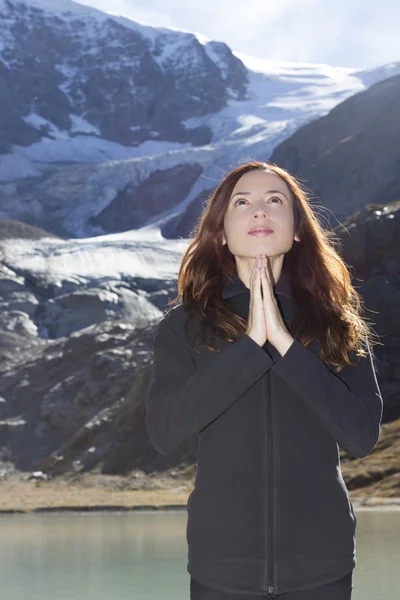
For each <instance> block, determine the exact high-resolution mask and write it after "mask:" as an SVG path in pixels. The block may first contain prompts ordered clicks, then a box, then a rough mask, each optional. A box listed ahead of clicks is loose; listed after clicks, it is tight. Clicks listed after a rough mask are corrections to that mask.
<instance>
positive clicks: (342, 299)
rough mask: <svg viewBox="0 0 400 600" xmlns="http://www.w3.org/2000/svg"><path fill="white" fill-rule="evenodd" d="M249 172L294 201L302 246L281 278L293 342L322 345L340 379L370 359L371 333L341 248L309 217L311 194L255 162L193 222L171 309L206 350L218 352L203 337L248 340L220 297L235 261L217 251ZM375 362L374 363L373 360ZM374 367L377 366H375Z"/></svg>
mask: <svg viewBox="0 0 400 600" xmlns="http://www.w3.org/2000/svg"><path fill="white" fill-rule="evenodd" d="M253 169H260V170H262V171H264V172H266V173H273V174H276V175H278V176H279V177H281V178H282V179H283V180H284V181H285V182H286V184H287V185H288V187H289V189H290V190H291V193H292V196H293V211H294V226H295V231H296V233H297V234H298V236H299V237H300V240H301V241H300V242H296V243H294V244H293V246H292V248H291V249H290V250H289V251H288V252H287V253H286V254H285V257H284V261H283V266H282V272H284V273H285V275H287V277H288V281H289V283H290V288H291V295H292V299H293V301H294V305H295V306H294V316H293V323H292V327H291V334H292V335H293V337H294V338H297V339H298V340H299V341H300V342H301V343H302V344H304V346H306V347H307V346H309V345H310V344H311V343H312V341H313V340H317V342H318V343H319V345H320V350H319V353H320V358H321V359H322V360H324V361H325V362H326V363H330V364H332V365H334V366H336V367H338V371H340V370H341V369H342V368H343V367H344V366H345V365H346V364H349V365H354V366H355V365H356V364H358V362H356V363H352V362H351V360H350V358H351V355H352V357H353V358H356V357H357V356H359V357H360V356H367V355H368V350H369V346H370V345H372V344H373V343H375V342H373V339H372V336H373V335H375V332H374V331H373V330H372V328H371V327H370V325H369V323H368V322H367V320H366V318H365V317H364V316H363V315H362V312H363V310H364V301H363V299H362V297H361V296H360V294H359V293H358V292H357V290H356V289H355V288H354V287H353V285H352V283H351V275H350V272H349V269H348V266H347V265H346V263H345V262H344V260H343V259H342V258H341V256H340V255H339V245H340V240H339V238H337V236H336V234H335V232H334V231H332V230H328V229H324V228H323V227H322V225H321V223H320V222H319V220H318V218H317V215H316V213H315V212H314V210H313V208H312V206H311V202H310V197H309V193H308V190H307V189H306V188H304V187H303V186H302V184H301V182H300V181H299V180H298V179H296V178H295V177H294V176H293V175H291V174H290V173H289V172H288V171H286V170H285V169H283V168H281V167H279V166H277V165H275V164H274V163H269V162H260V161H257V160H253V161H251V162H247V163H245V164H243V165H241V166H238V167H237V168H235V169H234V170H232V171H231V172H230V173H228V174H227V175H226V176H225V177H224V179H223V180H222V181H221V182H220V183H219V185H218V186H217V187H216V189H215V190H214V191H213V193H212V194H211V196H210V197H209V199H208V200H207V201H206V203H205V206H204V209H203V211H202V214H201V215H200V217H199V218H198V220H197V221H196V223H195V225H194V228H193V229H192V231H191V233H190V235H189V238H190V239H191V238H193V241H192V242H191V243H190V245H189V246H188V248H187V250H186V252H185V254H184V257H183V259H182V263H181V266H180V270H179V275H178V294H177V296H176V297H175V298H173V299H172V300H170V302H169V303H168V306H170V305H177V304H183V305H184V307H185V310H186V312H187V313H188V314H189V315H191V316H193V317H195V319H197V322H199V323H200V329H199V332H201V335H202V343H203V345H204V346H205V347H206V348H208V349H210V350H213V351H218V350H217V349H216V348H215V347H214V346H213V345H212V340H210V341H208V340H207V331H209V332H211V334H212V336H214V335H217V336H218V337H220V338H222V339H223V340H225V341H226V342H234V341H236V340H237V339H238V338H239V337H240V336H241V335H243V334H244V333H245V332H246V329H247V322H246V321H245V319H243V318H242V317H241V316H239V315H238V314H235V313H234V312H233V310H232V308H231V307H230V306H229V305H228V304H227V303H226V302H225V301H224V300H223V298H222V296H221V292H222V289H223V288H224V287H225V286H226V285H227V283H229V282H230V281H231V280H232V278H233V277H235V276H237V268H236V261H235V257H234V255H233V254H232V253H231V252H230V250H229V248H228V244H225V245H223V244H222V234H223V232H224V230H223V222H224V216H225V212H226V210H227V207H228V204H229V200H230V197H231V194H232V191H233V189H234V187H235V185H236V183H237V181H238V180H239V179H240V177H242V175H244V174H245V173H247V172H248V171H251V170H253ZM372 358H373V360H374V361H375V356H374V355H373V353H372ZM374 366H376V365H375V362H374Z"/></svg>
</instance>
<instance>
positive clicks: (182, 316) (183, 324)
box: [156, 304, 192, 341]
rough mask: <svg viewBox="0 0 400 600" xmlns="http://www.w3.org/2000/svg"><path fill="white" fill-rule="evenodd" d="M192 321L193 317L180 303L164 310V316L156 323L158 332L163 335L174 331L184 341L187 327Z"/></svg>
mask: <svg viewBox="0 0 400 600" xmlns="http://www.w3.org/2000/svg"><path fill="white" fill-rule="evenodd" d="M191 322H192V319H191V316H190V314H189V312H188V310H187V308H186V307H185V306H184V305H183V304H178V305H177V306H173V307H172V308H168V309H167V311H166V312H164V315H163V317H162V318H161V320H160V321H159V322H158V323H157V325H156V334H159V335H162V334H164V333H168V332H171V331H172V332H173V333H175V334H176V335H177V336H178V337H179V338H181V339H182V341H186V334H187V328H188V327H189V324H190V323H191Z"/></svg>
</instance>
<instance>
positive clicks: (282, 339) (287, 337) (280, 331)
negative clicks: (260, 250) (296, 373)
mask: <svg viewBox="0 0 400 600" xmlns="http://www.w3.org/2000/svg"><path fill="white" fill-rule="evenodd" d="M272 282H273V275H272V273H271V265H270V261H269V259H268V257H267V256H266V255H265V254H263V255H262V266H261V287H262V292H263V305H264V313H265V324H266V328H267V340H268V341H269V342H270V343H271V344H272V345H273V346H275V348H276V349H277V350H278V352H279V353H280V354H281V355H282V356H283V354H285V352H286V351H287V350H288V349H289V347H290V346H291V345H292V343H293V342H294V337H293V336H292V335H291V334H290V333H289V331H288V330H287V327H286V325H285V322H284V320H283V317H282V314H281V311H280V310H279V307H278V303H277V301H276V298H275V294H274V289H273V283H272Z"/></svg>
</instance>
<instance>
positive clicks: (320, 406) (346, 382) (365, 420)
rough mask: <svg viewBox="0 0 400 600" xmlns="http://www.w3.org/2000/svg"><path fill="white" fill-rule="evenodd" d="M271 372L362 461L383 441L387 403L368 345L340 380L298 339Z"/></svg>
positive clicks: (341, 375)
mask: <svg viewBox="0 0 400 600" xmlns="http://www.w3.org/2000/svg"><path fill="white" fill-rule="evenodd" d="M354 358H355V353H354V352H353V357H352V360H354ZM272 371H274V373H276V374H277V375H279V377H281V378H282V379H283V380H284V381H285V382H286V383H287V384H288V385H289V386H290V387H291V388H292V389H293V390H294V391H295V392H296V393H297V394H298V395H299V396H300V397H301V399H302V400H303V402H305V403H306V404H307V406H308V407H309V408H310V409H311V410H312V411H313V412H314V413H315V414H316V415H317V417H318V419H319V421H320V423H321V425H322V426H323V427H325V429H326V430H327V431H328V432H329V433H330V434H331V435H332V437H333V438H334V439H335V440H336V442H337V443H338V445H339V446H340V448H342V450H344V451H345V452H346V453H347V454H349V455H350V456H353V457H357V458H361V457H363V456H367V455H368V454H369V453H370V452H371V451H372V450H373V448H374V446H375V445H376V443H377V442H378V440H379V434H380V424H381V419H382V412H383V400H382V396H381V392H380V389H379V385H378V382H377V379H376V373H375V369H374V365H373V362H372V354H371V350H370V348H369V346H368V355H367V356H365V357H364V356H363V357H361V358H360V363H359V364H358V365H357V366H354V367H352V366H349V365H346V366H345V367H344V368H343V369H342V370H341V371H340V373H338V374H337V375H336V374H335V373H333V372H332V371H331V370H330V369H329V367H328V366H327V365H326V364H325V362H324V361H323V360H322V359H321V358H320V357H319V356H317V355H316V354H315V353H314V352H313V351H312V350H310V349H309V348H306V347H305V346H304V345H303V344H301V342H299V341H298V340H297V339H295V340H294V342H293V343H292V345H291V346H290V347H289V349H288V350H287V351H286V353H285V354H284V355H283V356H282V357H281V358H280V359H279V360H278V361H277V362H276V363H275V365H274V366H273V367H272Z"/></svg>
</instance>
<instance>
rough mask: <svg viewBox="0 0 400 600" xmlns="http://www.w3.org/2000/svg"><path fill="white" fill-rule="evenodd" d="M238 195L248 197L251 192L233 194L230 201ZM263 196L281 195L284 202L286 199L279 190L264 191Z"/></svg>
mask: <svg viewBox="0 0 400 600" xmlns="http://www.w3.org/2000/svg"><path fill="white" fill-rule="evenodd" d="M239 194H240V195H241V196H250V194H251V192H236V194H233V196H232V198H231V200H233V198H234V197H235V196H238V195H239ZM264 194H282V196H285V198H286V200H287V199H288V198H287V196H286V194H284V193H283V192H281V191H280V190H265V192H264Z"/></svg>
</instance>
